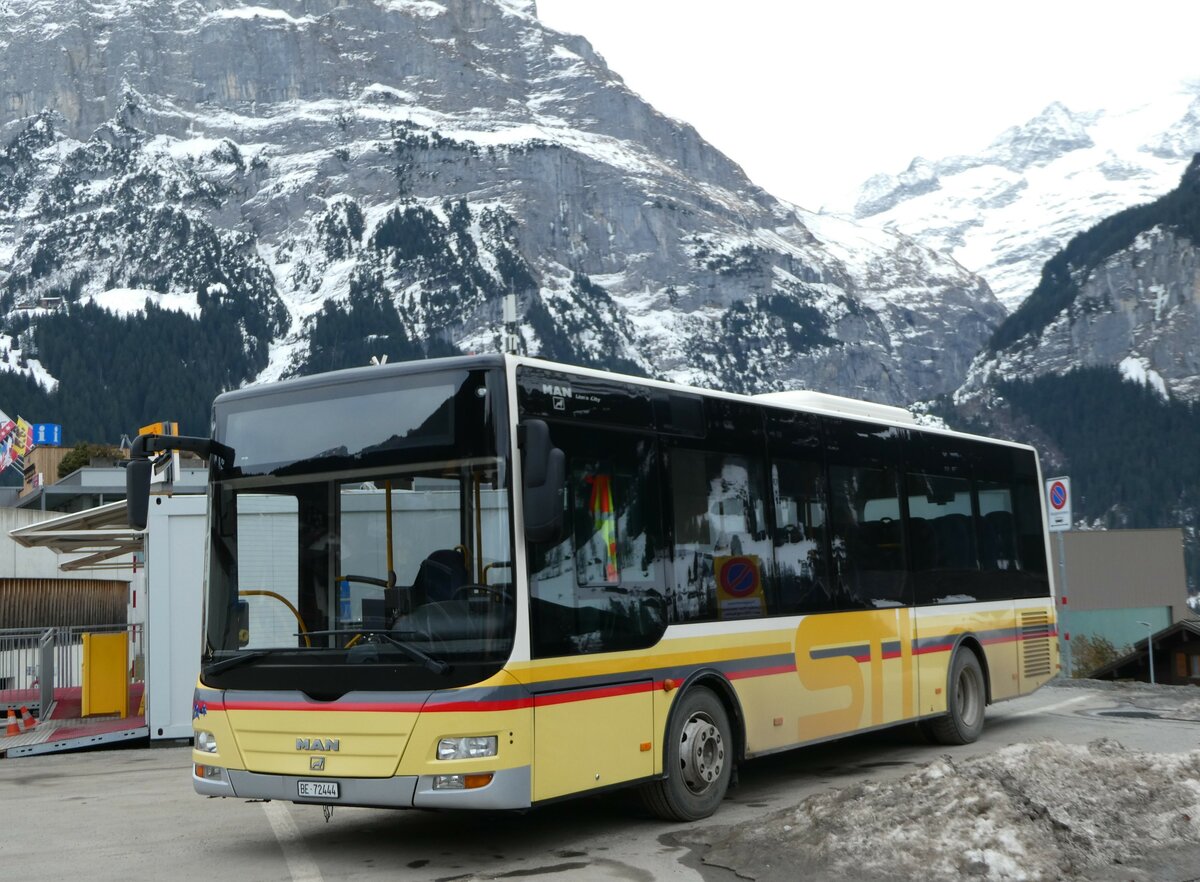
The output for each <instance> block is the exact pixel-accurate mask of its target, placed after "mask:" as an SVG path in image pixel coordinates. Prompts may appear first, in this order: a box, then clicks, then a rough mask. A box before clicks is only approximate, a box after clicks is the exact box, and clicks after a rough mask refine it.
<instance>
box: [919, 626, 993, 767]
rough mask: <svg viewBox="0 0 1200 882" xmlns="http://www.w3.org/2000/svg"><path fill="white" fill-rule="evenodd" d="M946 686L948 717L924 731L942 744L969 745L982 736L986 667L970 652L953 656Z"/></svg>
mask: <svg viewBox="0 0 1200 882" xmlns="http://www.w3.org/2000/svg"><path fill="white" fill-rule="evenodd" d="M947 686H948V689H947V695H946V705H947V707H946V715H945V716H944V717H939V718H938V719H936V720H930V721H929V722H928V723H927V724H926V728H925V731H926V732H927V733H928V735H929V737H931V738H932V739H933V740H934V741H936V742H937V743H939V744H970V743H971V742H972V741H975V740H976V739H977V738H978V737H979V735H980V733H982V732H983V718H984V714H985V709H986V707H987V686H986V684H985V683H984V680H983V667H982V666H981V665H980V664H979V658H978V656H976V655H975V653H974V652H972V651H971V650H970V649H967V648H965V647H960V648H959V649H958V651H957V652H955V653H954V660H953V661H952V662H951V663H950V677H949V680H948V681H947Z"/></svg>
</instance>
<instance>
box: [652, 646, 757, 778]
mask: <svg viewBox="0 0 1200 882" xmlns="http://www.w3.org/2000/svg"><path fill="white" fill-rule="evenodd" d="M697 686H703V687H705V688H706V689H708V690H709V691H710V692H712V693H713V694H714V695H716V696H717V700H718V701H720V702H721V704H722V705H723V706H724V708H725V713H726V714H727V715H728V716H729V726H730V728H731V729H732V731H731V732H730V733H729V735H730V737H731V738H732V739H733V756H734V762H736V763H740V762H741V761H742V760H744V759H745V758H746V718H745V714H743V713H742V703H741V701H740V700H738V697H737V692H736V691H735V690H734V688H733V684H732V683H730V682H729V678H728V677H726V676H725V675H724V674H723V673H721V672H720V671H718V670H716V669H715V668H702V669H701V670H699V671H693V672H692V673H691V674H689V675H688V677H687V679H686V680H684V681H683V682H682V683H680V684H679V688H678V689H677V690H676V694H675V698H674V699H673V700H672V701H671V710H670V712H669V713H668V714H667V719H666V724H665V725H664V727H663V737H662V745H661V748H660V749H661V750H662V759H663V775H664V776H665V775H666V774H667V772H668V771H669V770H668V765H669V764H668V762H667V749H668V747H669V745H668V741H669V739H668V737H667V733H668V732H670V731H671V727H672V726H673V725H674V724H675V718H676V716H678V713H679V708H680V706H681V704H682V702H681V701H680V699H681V698H683V696H684V695H686V694H687V692H688V690H690V689H694V688H696V687H697Z"/></svg>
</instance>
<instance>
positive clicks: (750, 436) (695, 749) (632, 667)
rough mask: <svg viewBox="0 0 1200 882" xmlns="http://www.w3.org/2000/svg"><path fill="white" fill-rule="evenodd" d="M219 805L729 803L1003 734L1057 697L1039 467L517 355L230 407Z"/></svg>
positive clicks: (220, 616) (216, 413)
mask: <svg viewBox="0 0 1200 882" xmlns="http://www.w3.org/2000/svg"><path fill="white" fill-rule="evenodd" d="M169 449H186V450H193V451H195V452H197V453H199V454H201V455H202V456H205V457H207V458H208V459H209V462H210V470H211V484H210V489H209V500H210V502H209V505H210V511H209V534H210V540H209V546H208V551H207V563H206V566H207V572H206V579H205V584H206V589H205V591H206V596H205V601H204V641H203V658H202V660H201V672H200V678H199V683H198V685H197V688H196V694H195V702H194V706H193V717H194V729H195V746H194V750H193V753H192V759H193V777H192V781H193V784H194V787H195V790H196V791H197V792H198V793H201V794H204V795H207V796H227V797H237V798H240V799H246V798H255V799H279V800H290V801H292V802H295V803H312V804H318V805H326V806H337V805H355V806H386V807H397V808H399V807H418V808H479V809H522V808H527V807H529V806H533V805H539V804H544V803H547V802H550V801H553V800H558V799H561V798H564V797H570V796H576V795H579V794H585V793H594V792H598V791H601V790H604V789H606V788H614V787H627V786H638V787H640V788H641V791H642V793H643V794H644V797H645V801H646V804H647V805H648V806H649V808H650V809H651V810H653V811H654V812H655V813H657V814H658V815H660V816H662V817H664V818H671V819H677V820H689V819H696V818H701V817H705V816H707V815H709V814H711V813H712V812H713V811H715V810H716V808H717V806H718V805H719V803H720V802H721V800H722V799H723V797H724V795H725V792H726V789H727V787H728V786H729V782H730V779H731V776H732V774H733V772H734V769H735V766H736V765H737V764H738V763H741V762H742V761H743V760H746V759H749V758H751V757H756V756H762V755H764V754H769V753H772V752H775V751H780V750H786V749H789V748H794V747H797V746H800V745H806V744H812V743H814V742H820V741H824V740H828V739H832V738H838V737H841V736H845V735H850V734H853V733H859V732H864V731H869V730H872V729H879V728H883V727H887V726H893V725H896V724H900V723H905V722H913V721H920V722H921V724H922V725H923V726H925V728H926V729H927V731H928V733H929V734H930V735H931V736H932V737H933V738H934V739H935V740H938V741H943V742H953V743H965V742H970V741H972V740H974V739H975V738H977V737H978V735H979V733H980V731H981V729H982V727H983V724H984V715H985V708H986V705H988V704H990V703H992V702H995V701H1002V700H1004V699H1008V698H1012V697H1014V696H1018V695H1024V694H1027V693H1029V692H1030V691H1032V690H1033V689H1036V688H1037V687H1038V686H1040V685H1041V684H1043V683H1045V682H1046V681H1047V680H1049V679H1050V678H1051V677H1052V676H1054V675H1055V674H1056V673H1057V671H1058V667H1059V665H1058V654H1057V652H1058V650H1057V642H1056V640H1055V620H1054V604H1053V601H1052V591H1051V581H1050V573H1049V571H1048V567H1047V558H1048V554H1047V547H1048V546H1047V534H1046V526H1045V520H1044V506H1043V504H1042V498H1041V487H1042V483H1041V477H1040V473H1039V468H1038V463H1037V458H1036V456H1035V453H1034V451H1033V449H1032V448H1029V447H1026V446H1022V445H1018V444H1013V443H1009V442H1004V441H996V440H989V439H984V438H979V437H973V436H970V435H965V434H961V433H956V432H950V431H944V430H938V429H933V428H924V427H920V426H918V425H916V424H915V422H914V421H913V420H912V418H911V417H910V416H909V415H908V413H907V412H906V411H903V410H901V409H899V408H890V407H882V406H878V405H870V404H866V403H863V402H855V401H851V400H848V399H841V398H834V397H831V396H816V395H812V394H809V393H783V394H778V395H767V396H744V395H734V394H724V393H718V392H706V391H702V390H698V389H692V388H686V387H682V386H676V385H671V384H668V383H662V382H656V381H651V380H644V379H637V378H633V377H625V376H619V375H616V374H610V373H605V372H601V371H594V370H585V369H581V368H571V367H565V366H562V365H556V364H552V363H549V362H543V361H538V360H534V359H528V358H520V357H514V356H502V355H494V356H477V357H476V356H473V357H464V358H452V359H440V360H431V361H425V362H414V363H408V364H399V365H391V364H389V365H385V366H382V367H370V368H363V369H355V370H347V371H339V372H335V373H330V374H324V375H319V376H312V377H306V378H302V379H296V380H289V381H286V382H281V383H276V384H271V385H264V386H259V387H253V388H246V389H241V390H238V391H235V392H230V393H227V394H224V395H222V396H220V397H219V398H218V399H217V400H216V402H215V404H214V408H213V436H212V437H211V438H179V437H165V436H154V435H150V436H141V437H139V438H138V440H137V441H136V442H135V448H134V455H133V458H132V459H133V462H132V464H131V466H130V469H129V485H130V486H129V500H130V503H129V505H130V519H131V522H133V523H134V524H137V523H139V522H141V523H144V521H145V512H146V505H147V504H148V502H147V499H148V497H147V492H148V474H149V471H150V469H151V467H152V458H153V456H154V455H155V454H156V453H158V452H160V451H165V450H169Z"/></svg>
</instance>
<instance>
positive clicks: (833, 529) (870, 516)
mask: <svg viewBox="0 0 1200 882" xmlns="http://www.w3.org/2000/svg"><path fill="white" fill-rule="evenodd" d="M829 479H830V484H831V486H832V488H833V489H832V493H833V496H832V498H831V500H830V515H831V517H830V521H831V524H830V535H831V545H832V558H833V560H832V565H833V578H834V582H835V586H836V588H837V590H838V592H839V596H838V602H839V605H840V607H841V608H851V609H855V608H863V607H865V608H867V609H877V608H882V607H892V606H904V605H907V604H908V603H909V602H910V600H909V597H908V593H907V578H906V573H905V569H904V567H905V564H904V542H903V534H902V532H901V528H900V498H899V494H898V493H897V489H898V488H897V474H896V471H895V470H894V469H891V468H859V467H855V466H842V465H835V466H831V467H830V469H829Z"/></svg>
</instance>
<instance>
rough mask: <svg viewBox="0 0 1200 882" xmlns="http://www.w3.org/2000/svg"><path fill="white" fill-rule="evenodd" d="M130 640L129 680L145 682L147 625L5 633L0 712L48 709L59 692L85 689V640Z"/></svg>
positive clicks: (1, 635) (0, 652) (0, 643)
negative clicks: (107, 636) (120, 636)
mask: <svg viewBox="0 0 1200 882" xmlns="http://www.w3.org/2000/svg"><path fill="white" fill-rule="evenodd" d="M122 632H124V633H126V634H128V636H129V662H130V666H129V679H130V682H140V681H141V680H142V679H143V675H142V670H143V669H142V665H141V661H140V660H141V659H142V658H144V645H143V644H144V640H145V626H144V625H141V624H131V625H70V626H63V627H57V628H10V629H6V630H0V710H3V709H6V708H7V707H10V706H13V707H17V706H20V705H27V706H28V707H30V708H34V709H38V708H40V709H46V708H49V706H50V704H51V703H52V702H53V701H54V690H56V689H71V688H73V687H81V686H82V685H83V635H84V634H117V633H122Z"/></svg>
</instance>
